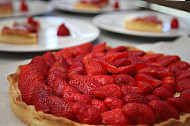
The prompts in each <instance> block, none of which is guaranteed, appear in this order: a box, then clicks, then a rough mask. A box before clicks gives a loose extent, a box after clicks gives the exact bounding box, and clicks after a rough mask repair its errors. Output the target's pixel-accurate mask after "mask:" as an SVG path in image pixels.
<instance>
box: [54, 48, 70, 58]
mask: <svg viewBox="0 0 190 126" xmlns="http://www.w3.org/2000/svg"><path fill="white" fill-rule="evenodd" d="M54 55H55V59H56V60H58V59H60V57H62V56H63V57H64V58H65V59H68V58H72V57H73V49H72V48H64V49H62V50H60V51H58V52H56V53H55V54H54Z"/></svg>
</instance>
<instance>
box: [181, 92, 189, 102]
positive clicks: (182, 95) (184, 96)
mask: <svg viewBox="0 0 190 126" xmlns="http://www.w3.org/2000/svg"><path fill="white" fill-rule="evenodd" d="M180 97H182V98H185V99H186V100H187V102H188V103H189V104H190V89H186V90H183V91H182V92H181V94H180Z"/></svg>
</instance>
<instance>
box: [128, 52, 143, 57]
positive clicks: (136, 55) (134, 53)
mask: <svg viewBox="0 0 190 126" xmlns="http://www.w3.org/2000/svg"><path fill="white" fill-rule="evenodd" d="M143 55H145V52H143V51H138V50H135V51H128V57H138V56H143Z"/></svg>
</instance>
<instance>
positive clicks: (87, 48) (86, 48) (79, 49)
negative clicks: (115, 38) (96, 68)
mask: <svg viewBox="0 0 190 126" xmlns="http://www.w3.org/2000/svg"><path fill="white" fill-rule="evenodd" d="M92 46H93V45H92V44H91V43H84V44H82V45H78V46H75V47H72V49H73V55H74V57H76V56H78V55H82V54H88V53H90V52H91V50H92Z"/></svg>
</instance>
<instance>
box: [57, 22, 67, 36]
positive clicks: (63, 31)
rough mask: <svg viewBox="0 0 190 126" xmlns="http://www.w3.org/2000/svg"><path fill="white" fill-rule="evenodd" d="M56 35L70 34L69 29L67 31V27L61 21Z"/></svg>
mask: <svg viewBox="0 0 190 126" xmlns="http://www.w3.org/2000/svg"><path fill="white" fill-rule="evenodd" d="M57 35H58V36H69V35H70V31H69V29H68V28H67V26H66V25H65V24H64V23H62V24H61V25H60V26H59V27H58V30H57Z"/></svg>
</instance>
